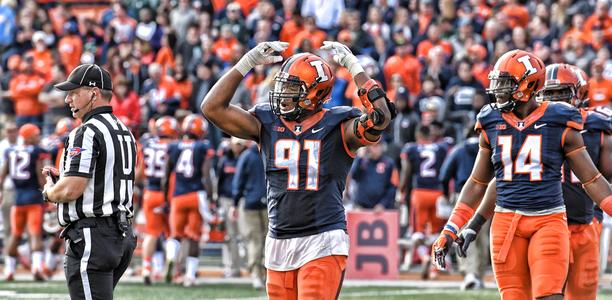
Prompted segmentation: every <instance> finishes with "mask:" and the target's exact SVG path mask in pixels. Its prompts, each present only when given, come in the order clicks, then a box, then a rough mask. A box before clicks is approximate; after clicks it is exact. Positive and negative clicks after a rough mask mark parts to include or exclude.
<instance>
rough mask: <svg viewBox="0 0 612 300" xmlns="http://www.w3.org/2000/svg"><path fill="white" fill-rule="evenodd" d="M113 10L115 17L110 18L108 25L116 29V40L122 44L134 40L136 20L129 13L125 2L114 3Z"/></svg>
mask: <svg viewBox="0 0 612 300" xmlns="http://www.w3.org/2000/svg"><path fill="white" fill-rule="evenodd" d="M113 11H114V18H112V19H111V20H110V22H109V24H108V26H110V28H112V29H114V30H115V34H114V36H113V38H114V42H115V43H117V44H121V43H125V42H130V41H132V39H133V38H134V30H136V25H137V23H136V20H134V19H133V18H132V17H130V16H129V15H128V14H127V7H126V6H125V4H123V3H120V2H117V3H114V4H113Z"/></svg>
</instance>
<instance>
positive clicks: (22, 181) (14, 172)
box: [6, 145, 49, 205]
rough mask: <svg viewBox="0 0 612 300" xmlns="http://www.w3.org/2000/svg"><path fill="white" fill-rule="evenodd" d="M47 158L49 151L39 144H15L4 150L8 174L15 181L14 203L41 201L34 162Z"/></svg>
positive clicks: (25, 203)
mask: <svg viewBox="0 0 612 300" xmlns="http://www.w3.org/2000/svg"><path fill="white" fill-rule="evenodd" d="M47 159H49V153H48V152H47V151H46V150H44V149H43V148H41V147H39V146H32V145H21V146H15V147H13V148H11V149H10V150H9V151H7V152H6V162H7V163H8V164H9V165H8V166H9V170H8V171H9V172H8V175H9V176H10V177H11V179H12V180H13V183H15V205H29V204H40V203H43V198H42V194H41V193H40V188H41V187H40V185H39V183H38V172H40V170H37V169H36V163H37V162H38V161H40V160H47Z"/></svg>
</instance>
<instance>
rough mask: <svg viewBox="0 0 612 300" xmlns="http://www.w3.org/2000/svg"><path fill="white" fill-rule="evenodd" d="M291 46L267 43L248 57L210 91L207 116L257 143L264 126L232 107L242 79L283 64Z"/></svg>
mask: <svg viewBox="0 0 612 300" xmlns="http://www.w3.org/2000/svg"><path fill="white" fill-rule="evenodd" d="M288 45H289V44H288V43H283V42H263V43H260V44H259V45H257V46H256V47H255V48H253V49H251V51H249V52H248V53H247V54H245V55H244V56H243V57H242V58H241V59H240V61H238V63H237V64H236V65H235V66H234V67H232V68H231V69H230V70H229V71H227V73H225V75H223V77H221V79H219V81H217V83H215V85H214V86H213V87H212V88H211V89H210V91H209V92H208V94H206V97H204V101H202V106H201V109H202V113H203V114H204V116H205V117H206V118H207V119H208V120H209V121H210V122H212V123H213V124H215V125H216V126H217V127H219V128H220V129H221V130H223V131H224V132H225V133H227V134H229V135H231V136H235V137H239V138H243V139H250V140H254V141H257V140H258V138H259V130H260V128H261V123H260V122H259V120H257V118H255V117H254V116H253V115H251V114H250V113H249V112H248V111H246V110H244V109H242V108H240V107H238V106H236V105H232V104H230V101H231V99H232V96H233V95H234V93H235V92H236V89H237V88H238V85H239V84H240V82H241V81H242V78H243V77H244V76H245V75H246V74H247V73H248V72H249V71H250V70H251V69H252V68H253V67H254V66H256V65H261V64H270V63H277V62H280V61H281V60H282V57H281V56H280V55H278V52H282V51H284V50H285V49H286V48H287V46H288Z"/></svg>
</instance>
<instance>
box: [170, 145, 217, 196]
mask: <svg viewBox="0 0 612 300" xmlns="http://www.w3.org/2000/svg"><path fill="white" fill-rule="evenodd" d="M213 156H215V150H214V149H213V148H212V146H211V145H210V143H209V142H208V141H193V140H181V141H178V142H173V143H171V144H170V145H169V146H168V159H169V160H170V162H171V163H172V165H174V169H173V170H172V171H174V172H175V173H176V181H175V184H174V196H180V195H184V194H187V193H192V192H198V191H204V190H205V188H204V181H203V178H204V174H202V166H204V162H205V161H206V160H207V159H212V157H213Z"/></svg>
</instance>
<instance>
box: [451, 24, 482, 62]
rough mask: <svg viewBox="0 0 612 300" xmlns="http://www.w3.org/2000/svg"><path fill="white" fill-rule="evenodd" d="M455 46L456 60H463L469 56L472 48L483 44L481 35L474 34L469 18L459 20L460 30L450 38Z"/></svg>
mask: <svg viewBox="0 0 612 300" xmlns="http://www.w3.org/2000/svg"><path fill="white" fill-rule="evenodd" d="M450 43H451V45H452V46H453V52H454V53H455V55H454V57H455V59H461V58H463V57H465V56H467V55H468V53H467V51H468V49H469V48H470V47H471V46H475V45H478V44H481V43H482V38H481V37H480V35H478V34H476V33H474V29H473V26H472V20H471V19H467V18H462V19H459V30H458V31H457V33H456V34H454V35H453V36H452V37H451V38H450Z"/></svg>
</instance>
